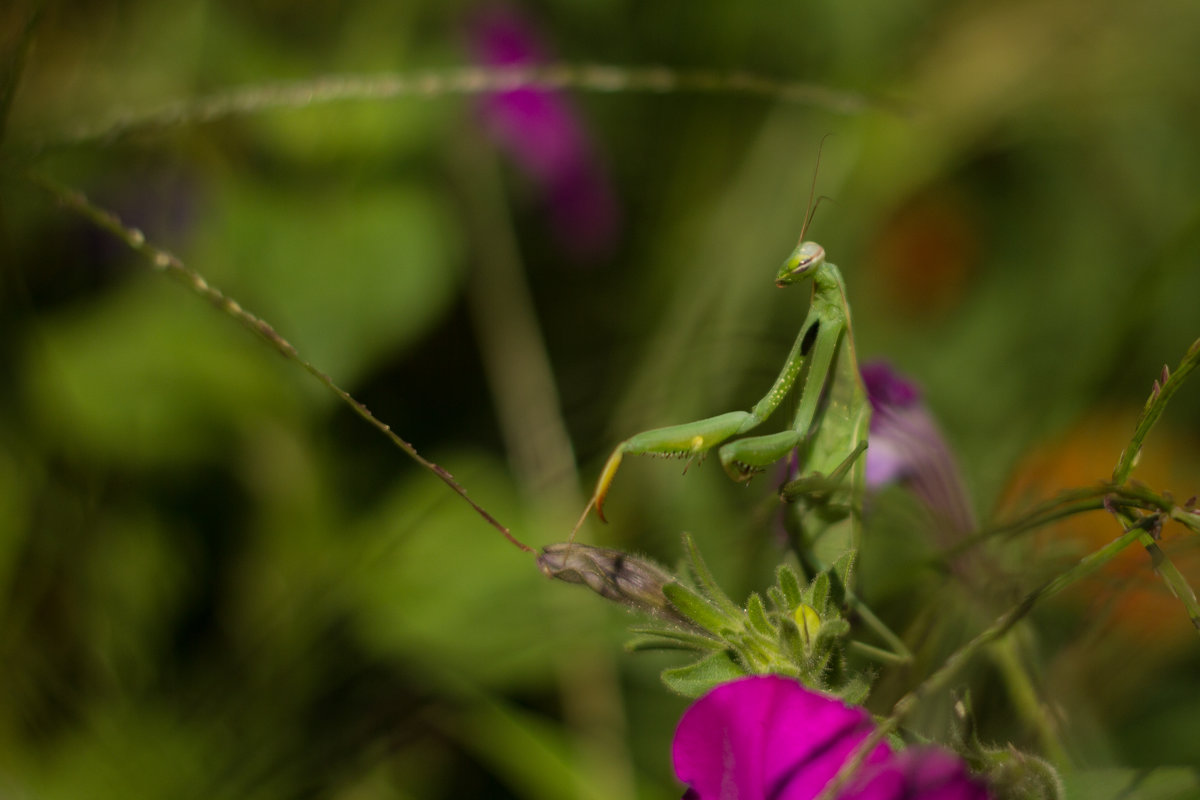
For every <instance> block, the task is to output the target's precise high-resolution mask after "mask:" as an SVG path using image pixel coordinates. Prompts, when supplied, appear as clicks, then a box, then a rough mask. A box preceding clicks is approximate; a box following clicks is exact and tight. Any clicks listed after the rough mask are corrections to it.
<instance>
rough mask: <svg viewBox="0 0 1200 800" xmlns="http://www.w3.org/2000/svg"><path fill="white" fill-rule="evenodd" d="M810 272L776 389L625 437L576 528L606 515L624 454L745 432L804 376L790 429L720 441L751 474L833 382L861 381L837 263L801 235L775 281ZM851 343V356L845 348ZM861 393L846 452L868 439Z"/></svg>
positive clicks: (797, 437) (802, 425)
mask: <svg viewBox="0 0 1200 800" xmlns="http://www.w3.org/2000/svg"><path fill="white" fill-rule="evenodd" d="M810 278H811V279H812V282H813V287H812V299H811V302H810V304H809V311H808V316H807V317H806V319H805V321H804V324H803V326H802V327H801V328H800V333H799V334H798V335H797V337H796V342H795V344H794V345H792V350H791V352H790V353H789V354H788V358H787V360H786V361H785V362H784V365H783V369H782V370H780V373H779V376H778V377H777V378H776V379H775V383H774V385H772V387H771V389H770V391H768V392H767V393H766V395H764V396H763V398H762V399H761V400H759V401H758V403H757V404H755V406H754V408H752V409H751V410H750V411H733V412H729V413H727V414H720V415H718V416H715V417H709V418H707V419H702V420H698V421H696V422H689V423H685V424H682V425H673V426H671V427H667V428H656V429H654V430H650V431H645V432H643V433H639V434H636V435H634V436H631V437H630V438H628V439H626V440H625V441H623V442H621V443H620V444H619V445H617V447H616V449H614V450H613V453H612V455H611V456H609V458H608V461H607V462H606V463H605V465H604V469H603V470H602V471H601V473H600V478H599V480H598V481H597V482H596V489H595V491H594V492H593V493H592V499H591V501H590V502H589V503H588V505H587V507H586V508H585V509H584V512H583V515H582V516H581V517H580V518H579V522H578V523H576V525H575V529H576V530H578V529H579V526H580V525H582V524H583V521H584V520H585V519H586V518H587V515H588V513H589V512H590V511H591V509H592V508H595V509H596V514H597V516H599V517H600V519H601V520H604V499H605V497H606V496H607V494H608V490H609V487H610V486H611V485H612V481H613V478H614V476H615V475H616V472H617V469H618V467H619V466H620V464H621V460H622V459H623V458H624V457H625V455H627V454H632V455H668V456H680V457H688V458H694V457H697V456H702V455H703V454H704V453H706V452H708V450H710V449H712V448H713V447H716V446H717V445H721V444H722V443H723V442H725V440H727V439H730V438H732V437H734V436H740V435H741V434H744V433H747V432H748V431H750V430H753V429H754V428H755V427H757V426H758V425H760V424H761V423H763V422H764V421H766V420H767V419H768V418H769V417H770V416H771V415H772V414H773V413H774V412H775V410H776V409H777V408H778V407H779V404H780V403H781V402H782V401H783V398H784V397H785V396H786V395H787V393H788V392H789V391H790V390H791V388H792V386H793V385H794V384H795V383H796V382H797V380H798V379H800V382H801V389H800V400H799V404H798V407H797V410H796V415H795V417H794V418H793V420H792V424H791V426H790V427H789V428H788V429H787V430H785V431H781V432H779V433H773V434H767V435H765V436H753V437H748V438H745V439H739V440H736V441H733V442H729V443H728V444H725V445H724V446H723V447H721V449H720V458H721V465H722V466H723V467H724V468H725V471H726V473H728V475H729V476H730V477H731V478H733V479H734V480H738V481H744V480H748V479H749V478H751V477H752V476H753V475H754V474H756V473H757V472H761V471H762V470H763V469H765V468H766V467H768V466H769V465H771V464H773V463H775V462H777V461H780V460H782V459H783V458H784V457H786V456H787V455H788V454H789V453H790V452H791V451H792V450H794V449H795V448H796V447H797V446H799V445H801V444H802V443H804V442H805V441H806V440H807V439H808V438H809V436H810V433H811V431H812V430H813V426H814V423H817V422H820V421H821V420H819V419H818V416H819V413H818V412H819V410H820V409H821V400H822V397H823V396H824V394H825V391H826V387H827V385H828V384H830V383H831V382H832V381H834V380H837V381H852V382H856V383H858V384H859V386H860V387H861V379H860V378H859V376H858V372H857V363H856V362H855V360H854V355H853V345H852V343H849V342H844V341H843V340H848V339H849V336H847V335H846V334H847V332H848V329H849V321H850V316H849V308H848V306H847V304H846V297H845V290H844V287H843V284H842V278H841V275H840V273H839V272H838V269H837V267H835V266H834V265H833V264H829V263H827V262H826V261H825V250H824V249H823V248H822V247H821V246H820V245H819V244H816V243H815V242H803V241H802V242H801V243H800V244H799V245H797V247H796V249H795V250H793V251H792V254H791V256H789V257H788V259H787V260H786V261H785V262H784V264H783V266H782V267H781V268H780V270H779V273H778V275H777V276H776V280H775V285H776V286H779V287H784V286H788V285H791V284H793V283H798V282H801V281H804V280H807V279H810ZM847 350H849V356H848V362H847V358H846V357H845V356H844V355H843V354H844V353H845V352H846V351H847ZM844 362H846V363H849V364H852V365H853V370H852V374H849V373H847V372H846V369H847V368H846V367H845V366H844ZM835 366H836V369H835ZM802 375H803V378H802V379H801V376H802ZM858 395H859V400H860V402H858V403H857V404H856V406H855V409H854V413H853V414H852V415H850V416H852V417H854V418H855V419H856V421H857V424H854V425H853V430H852V436H851V438H853V439H854V440H855V441H854V442H853V444H852V445H851V447H850V448H849V449H848V450H846V451H845V453H843V456H845V455H848V454H849V453H850V452H851V451H852V450H854V449H855V447H857V445H858V441H859V439H861V440H862V441H863V442H865V440H866V425H865V420H867V419H868V418H869V415H870V406H869V405H868V404H867V402H866V395H865V393H864V392H861V391H860V392H858ZM822 424H823V423H822ZM839 424H841V423H839ZM572 536H574V533H572Z"/></svg>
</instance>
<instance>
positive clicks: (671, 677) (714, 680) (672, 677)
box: [662, 651, 749, 697]
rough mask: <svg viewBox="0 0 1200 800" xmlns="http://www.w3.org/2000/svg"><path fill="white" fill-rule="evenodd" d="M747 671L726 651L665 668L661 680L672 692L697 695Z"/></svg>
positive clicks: (734, 678)
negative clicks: (680, 665) (681, 665)
mask: <svg viewBox="0 0 1200 800" xmlns="http://www.w3.org/2000/svg"><path fill="white" fill-rule="evenodd" d="M747 674H749V673H747V672H746V671H745V670H744V669H742V667H741V666H740V665H738V664H737V662H735V661H734V660H733V658H732V657H731V656H730V654H729V653H728V652H727V651H723V652H720V653H713V654H712V655H711V656H707V657H706V658H702V659H700V660H699V661H697V662H695V663H693V664H688V665H687V666H686V667H675V668H673V669H665V670H663V672H662V682H663V683H664V684H666V686H667V688H668V689H670V690H671V691H673V692H677V693H679V694H681V695H683V696H684V697H699V696H700V695H702V694H704V693H705V692H707V691H708V690H710V689H712V688H714V687H716V686H719V685H720V684H722V683H728V682H729V681H733V680H737V679H738V678H742V677H745V676H746V675H747Z"/></svg>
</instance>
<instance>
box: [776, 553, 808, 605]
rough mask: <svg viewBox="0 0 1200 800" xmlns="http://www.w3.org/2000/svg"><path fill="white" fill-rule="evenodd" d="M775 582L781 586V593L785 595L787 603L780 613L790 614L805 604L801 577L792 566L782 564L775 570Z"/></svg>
mask: <svg viewBox="0 0 1200 800" xmlns="http://www.w3.org/2000/svg"><path fill="white" fill-rule="evenodd" d="M775 581H776V583H777V584H778V585H779V591H781V592H782V593H783V599H784V601H785V603H786V605H785V606H784V607H782V608H780V609H779V611H780V612H781V613H784V614H789V613H791V610H792V609H793V608H795V607H796V606H798V605H800V604H801V603H802V602H804V594H803V591H802V590H801V588H800V585H801V584H800V576H798V575H797V574H796V570H794V569H792V567H791V566H790V565H788V564H780V565H779V569H777V570H775Z"/></svg>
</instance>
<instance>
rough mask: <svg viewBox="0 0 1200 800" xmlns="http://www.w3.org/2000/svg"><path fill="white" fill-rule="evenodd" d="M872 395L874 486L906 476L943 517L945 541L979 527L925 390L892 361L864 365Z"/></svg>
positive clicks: (870, 472) (869, 471)
mask: <svg viewBox="0 0 1200 800" xmlns="http://www.w3.org/2000/svg"><path fill="white" fill-rule="evenodd" d="M862 378H863V383H864V384H865V385H866V388H867V396H868V397H869V398H870V401H871V409H872V414H871V440H870V447H868V448H867V457H866V458H867V463H866V479H867V485H868V486H870V487H873V488H879V487H882V486H886V485H887V484H889V483H896V482H900V481H903V482H904V483H905V484H906V485H907V486H908V488H909V489H910V490H911V491H912V492H913V494H914V495H916V496H917V498H918V499H919V500H920V501H921V502H922V503H923V504H924V505H925V507H926V508H927V509H928V510H929V512H930V513H931V514H932V515H933V516H934V518H935V519H936V520H937V521H938V524H939V528H940V529H941V533H942V534H943V537H944V540H945V541H943V544H952V543H954V542H955V541H957V540H958V539H959V538H961V536H962V535H963V534H965V533H968V532H970V531H972V530H974V529H975V516H974V514H973V513H972V511H971V504H970V501H969V499H968V498H967V491H966V488H965V487H964V486H963V482H962V476H961V474H960V472H959V469H958V465H957V464H956V463H955V460H954V455H953V454H952V453H951V452H950V448H949V447H948V446H947V444H946V442H945V440H944V439H943V438H942V434H941V431H939V430H938V426H937V423H936V422H935V421H934V419H933V416H932V415H931V414H930V413H929V411H928V409H926V408H925V404H924V403H922V402H921V393H920V391H919V390H918V389H917V387H916V385H915V384H913V383H912V382H911V381H908V380H907V379H905V378H904V377H902V376H901V375H900V374H898V373H897V372H896V371H895V370H893V369H892V368H891V366H890V365H888V364H887V363H884V362H873V363H870V364H864V365H863V366H862Z"/></svg>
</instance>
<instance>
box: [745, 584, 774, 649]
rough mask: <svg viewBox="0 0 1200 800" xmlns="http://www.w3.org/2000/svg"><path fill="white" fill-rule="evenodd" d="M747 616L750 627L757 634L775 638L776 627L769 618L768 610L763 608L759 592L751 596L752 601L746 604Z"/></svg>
mask: <svg viewBox="0 0 1200 800" xmlns="http://www.w3.org/2000/svg"><path fill="white" fill-rule="evenodd" d="M746 616H747V618H748V619H749V620H750V627H751V628H753V629H754V630H755V632H757V633H759V634H760V635H762V636H765V637H767V638H769V639H774V638H775V626H774V625H772V624H771V620H770V619H768V618H767V609H766V608H765V607H764V606H763V601H762V597H761V596H760V595H759V594H758V592H754V593H752V594H751V595H750V599H749V601H747V603H746Z"/></svg>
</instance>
